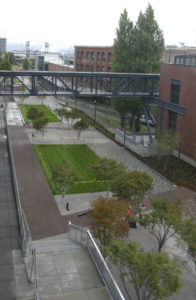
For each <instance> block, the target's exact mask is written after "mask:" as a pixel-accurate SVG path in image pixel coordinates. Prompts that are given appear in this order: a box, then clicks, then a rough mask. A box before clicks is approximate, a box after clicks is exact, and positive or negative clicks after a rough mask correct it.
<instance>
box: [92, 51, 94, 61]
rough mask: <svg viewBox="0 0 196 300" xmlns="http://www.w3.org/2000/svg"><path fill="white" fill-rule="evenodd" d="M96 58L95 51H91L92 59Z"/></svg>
mask: <svg viewBox="0 0 196 300" xmlns="http://www.w3.org/2000/svg"><path fill="white" fill-rule="evenodd" d="M94 60H95V55H94V52H93V51H91V61H94Z"/></svg>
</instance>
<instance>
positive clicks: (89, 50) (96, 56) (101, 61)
mask: <svg viewBox="0 0 196 300" xmlns="http://www.w3.org/2000/svg"><path fill="white" fill-rule="evenodd" d="M112 55H113V50H112V47H99V46H95V47H90V46H75V47H74V70H75V71H80V72H110V71H111V67H112Z"/></svg>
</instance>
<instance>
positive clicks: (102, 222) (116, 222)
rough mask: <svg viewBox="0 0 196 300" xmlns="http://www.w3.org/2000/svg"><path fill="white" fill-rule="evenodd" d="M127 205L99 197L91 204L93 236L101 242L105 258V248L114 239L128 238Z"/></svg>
mask: <svg viewBox="0 0 196 300" xmlns="http://www.w3.org/2000/svg"><path fill="white" fill-rule="evenodd" d="M125 212H126V205H125V203H123V202H122V201H118V200H116V199H114V198H107V197H106V198H105V197H99V198H98V199H97V200H96V201H93V202H92V203H91V207H90V210H89V211H88V216H89V217H90V218H91V230H92V232H93V236H94V237H95V238H97V239H98V240H99V246H100V250H101V252H102V254H103V256H104V257H105V247H106V246H107V245H109V243H110V242H111V241H112V240H113V239H117V238H122V237H127V235H128V231H129V225H128V224H127V222H126V221H125V218H124V217H125Z"/></svg>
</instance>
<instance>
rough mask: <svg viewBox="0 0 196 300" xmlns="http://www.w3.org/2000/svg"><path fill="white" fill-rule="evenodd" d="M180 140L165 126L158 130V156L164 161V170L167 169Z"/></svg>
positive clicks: (156, 145)
mask: <svg viewBox="0 0 196 300" xmlns="http://www.w3.org/2000/svg"><path fill="white" fill-rule="evenodd" d="M179 142H180V138H179V137H177V136H175V135H174V133H173V132H171V131H169V130H167V129H165V128H164V129H162V130H159V131H158V132H157V135H156V144H155V150H156V156H157V158H158V160H159V161H160V162H162V165H163V170H164V171H166V169H167V167H168V164H169V161H170V158H171V155H172V153H173V150H174V149H176V147H177V146H178V143H179Z"/></svg>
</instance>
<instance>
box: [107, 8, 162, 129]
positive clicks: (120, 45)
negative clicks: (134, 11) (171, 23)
mask: <svg viewBox="0 0 196 300" xmlns="http://www.w3.org/2000/svg"><path fill="white" fill-rule="evenodd" d="M163 51H164V38H163V34H162V31H161V30H160V28H159V25H158V23H157V22H156V20H155V18H154V11H153V9H152V6H151V5H150V4H149V5H148V7H147V9H146V11H145V13H142V12H140V15H139V17H138V20H137V22H136V24H135V25H133V22H132V21H131V20H129V18H128V14H127V11H126V10H124V11H123V13H122V14H121V16H120V21H119V28H117V30H116V38H115V40H114V45H113V53H114V55H113V59H112V72H122V73H124V72H127V73H130V72H131V73H157V72H159V68H160V62H161V58H162V55H163ZM119 84H120V83H119ZM136 84H143V82H142V81H141V82H139V80H138V81H137V82H136ZM118 102H121V103H118ZM129 102H130V104H129ZM131 102H132V98H131V99H126V101H125V100H123V99H122V98H119V99H116V100H115V99H114V100H112V105H113V106H114V108H115V109H116V110H117V111H118V112H119V113H120V116H121V122H123V118H124V117H126V115H127V113H130V114H131V115H132V118H131V122H130V125H131V128H132V125H133V124H134V123H135V124H134V126H135V131H136V132H137V131H139V130H140V121H139V119H140V117H141V115H142V111H143V109H142V106H141V101H139V99H138V98H137V100H134V101H133V102H132V103H131ZM127 107H128V109H127ZM134 119H135V122H134Z"/></svg>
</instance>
